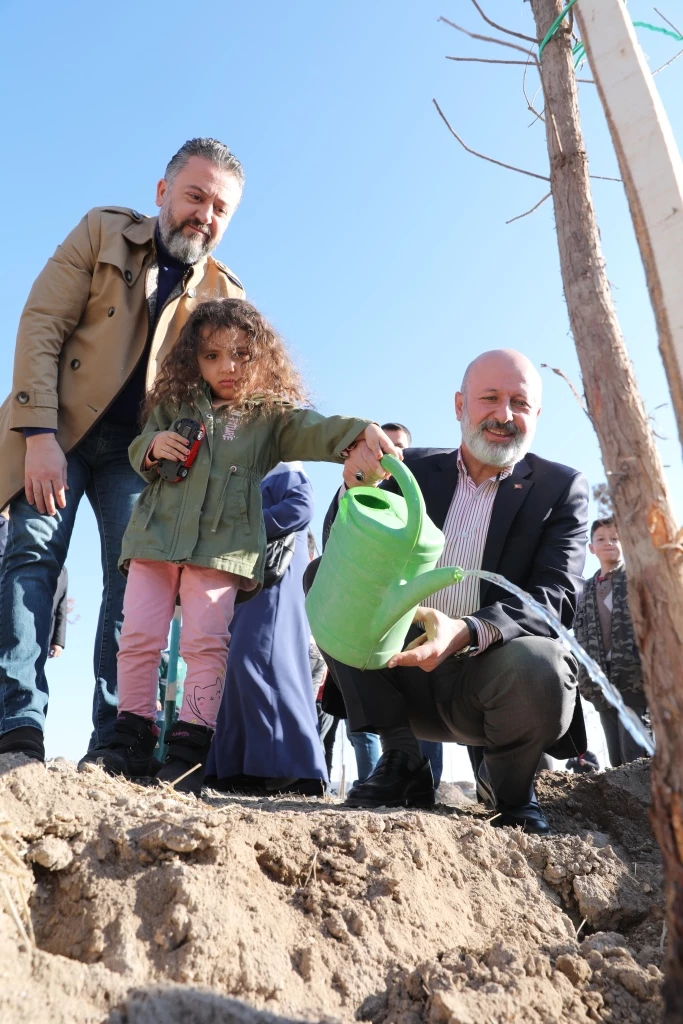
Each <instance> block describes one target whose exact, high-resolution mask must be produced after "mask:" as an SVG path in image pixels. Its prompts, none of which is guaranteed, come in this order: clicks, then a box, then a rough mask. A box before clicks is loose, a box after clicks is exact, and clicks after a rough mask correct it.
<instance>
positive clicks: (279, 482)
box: [263, 470, 315, 540]
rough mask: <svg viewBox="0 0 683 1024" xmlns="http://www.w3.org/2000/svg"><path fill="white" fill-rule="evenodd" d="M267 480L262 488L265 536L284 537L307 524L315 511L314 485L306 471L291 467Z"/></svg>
mask: <svg viewBox="0 0 683 1024" xmlns="http://www.w3.org/2000/svg"><path fill="white" fill-rule="evenodd" d="M272 480H273V484H272V487H271V486H270V481H269V480H266V481H265V483H264V487H263V519H264V522H265V524H266V537H267V538H268V540H273V539H274V538H275V537H284V536H285V535H286V534H288V533H296V532H297V531H298V530H303V529H304V527H306V526H308V524H309V523H310V521H311V519H312V518H313V513H314V511H315V509H314V504H313V488H312V487H311V482H310V480H309V479H308V477H307V476H306V474H305V473H303V472H301V471H297V470H290V471H289V472H288V473H278V474H277V475H276V476H274V477H273V478H272Z"/></svg>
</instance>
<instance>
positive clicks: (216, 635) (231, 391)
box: [84, 299, 400, 794]
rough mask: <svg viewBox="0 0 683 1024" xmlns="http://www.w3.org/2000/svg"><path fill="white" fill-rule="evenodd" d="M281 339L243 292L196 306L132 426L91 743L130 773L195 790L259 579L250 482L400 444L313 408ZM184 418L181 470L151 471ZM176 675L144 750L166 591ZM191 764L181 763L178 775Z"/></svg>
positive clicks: (177, 441) (257, 508)
mask: <svg viewBox="0 0 683 1024" xmlns="http://www.w3.org/2000/svg"><path fill="white" fill-rule="evenodd" d="M305 400H306V399H305V393H304V388H303V385H302V382H301V380H300V378H299V376H298V374H297V372H296V370H295V369H294V367H293V365H292V363H291V361H290V359H289V356H288V354H287V352H286V350H285V347H284V345H283V343H282V341H281V339H280V338H279V337H278V335H277V334H276V333H275V332H274V330H273V329H272V327H271V326H270V325H269V324H268V323H267V322H266V320H265V319H264V318H263V317H262V316H261V314H260V313H259V312H258V311H257V310H256V309H255V308H254V306H252V305H251V304H250V303H248V302H245V301H243V300H241V299H221V300H214V301H210V302H204V303H201V304H200V305H198V306H197V308H196V309H195V310H194V312H193V313H192V315H191V316H190V318H189V320H188V321H187V324H186V325H185V327H184V328H183V331H182V332H181V335H180V337H179V339H178V342H177V343H176V345H175V347H174V348H173V349H172V351H171V352H170V353H169V355H168V356H167V357H166V359H165V360H164V363H163V366H162V368H161V372H160V374H159V377H158V378H157V381H156V383H155V385H154V388H153V389H152V391H151V392H150V394H149V396H148V399H147V404H146V411H147V413H148V416H149V418H148V420H147V423H146V425H145V428H144V430H143V432H142V434H141V435H140V436H139V437H137V438H136V439H135V441H133V443H132V444H131V446H130V448H129V455H130V460H131V464H132V465H133V467H134V468H135V469H137V470H138V472H139V473H140V474H141V475H142V476H143V477H144V479H145V480H147V483H148V486H147V487H146V488H145V490H144V491H143V493H142V494H141V495H140V497H139V499H138V501H137V503H136V506H135V508H134V510H133V514H132V516H131V520H130V523H129V525H128V529H127V530H126V533H125V535H124V538H123V544H122V552H121V559H120V562H119V564H120V566H121V567H122V568H124V569H127V571H128V584H127V587H126V594H125V598H124V607H123V613H124V623H123V630H122V633H121V639H120V644H119V656H118V691H119V714H118V718H117V721H116V727H115V731H114V738H113V741H112V743H111V744H110V745H107V746H102V747H99V748H96V749H94V750H92V751H90V752H89V753H88V754H87V755H86V757H85V758H84V761H92V762H95V763H97V762H99V763H101V764H102V765H103V767H104V768H105V769H106V770H108V771H110V772H112V773H114V774H123V775H126V776H128V777H130V778H136V777H142V776H149V775H153V774H156V777H157V778H158V779H160V780H162V781H166V782H173V783H175V782H177V781H178V780H180V779H181V777H182V776H185V778H184V779H182V781H180V782H179V784H178V785H177V787H176V788H178V789H180V790H182V791H185V792H194V793H195V794H199V793H200V791H201V786H202V782H203V779H204V766H205V762H206V757H207V754H208V751H209V746H210V744H211V739H212V737H213V732H214V728H215V723H216V716H217V714H218V708H219V705H220V700H221V695H222V692H223V685H224V680H225V667H226V661H227V651H228V640H229V632H228V629H229V625H230V620H231V619H232V615H233V609H234V605H235V601H236V600H246V599H247V598H248V596H250V594H249V592H251V594H253V593H254V592H255V591H256V590H257V589H259V588H260V585H261V582H262V578H263V561H264V555H265V549H266V537H265V528H264V524H263V515H262V511H261V490H260V483H261V480H262V479H263V477H264V476H265V475H266V473H267V472H268V471H269V470H270V469H272V468H273V467H274V466H275V465H277V463H278V462H281V461H291V460H294V459H301V460H313V461H326V462H341V461H342V460H343V458H344V457H345V455H346V454H347V450H348V449H349V448H350V447H351V446H353V444H354V443H355V442H357V441H358V440H360V439H361V438H365V440H366V441H367V443H368V445H369V446H370V448H371V449H372V450H373V451H374V452H375V454H376V455H377V456H378V457H380V456H381V454H382V453H383V452H390V453H391V454H393V455H397V456H398V457H400V453H399V452H398V451H397V449H396V448H395V447H394V445H393V444H392V443H391V441H390V440H389V438H388V437H387V436H386V434H384V432H383V431H382V430H381V429H380V427H378V426H377V424H375V423H371V422H370V421H369V420H363V419H352V418H349V417H344V416H329V417H324V416H321V415H320V414H319V413H317V412H315V411H313V410H312V409H306V408H301V407H300V406H301V405H302V403H304V402H305ZM180 418H188V419H191V420H195V421H197V422H199V423H201V424H202V425H203V427H204V429H205V431H206V437H205V439H204V440H203V441H202V443H201V445H200V447H199V452H198V455H197V458H196V461H195V462H194V464H193V466H192V468H191V469H190V470H189V473H188V475H187V476H186V477H185V479H183V480H180V481H178V482H177V483H176V482H170V481H167V480H165V479H163V478H162V477H161V476H160V474H159V470H158V467H159V462H160V460H162V459H167V460H172V461H174V462H183V461H184V460H185V458H186V456H187V453H188V442H187V441H186V440H185V439H184V438H183V437H182V436H181V435H180V434H178V433H176V432H175V431H174V430H173V429H172V427H173V425H174V423H175V422H176V420H178V419H180ZM178 594H179V595H180V600H181V605H182V614H183V621H182V630H181V647H180V650H181V654H182V656H183V657H184V659H185V661H186V662H187V677H186V680H185V691H184V695H183V704H182V708H181V711H180V717H179V721H178V722H176V724H175V725H174V726H173V728H172V729H171V730H170V733H169V735H168V736H167V742H168V744H169V747H168V755H167V758H166V762H165V764H164V765H163V766H161V767H160V766H159V763H158V762H155V761H154V758H153V750H154V746H155V743H156V739H157V732H158V730H157V727H156V725H155V722H154V719H155V705H156V697H157V686H158V674H157V672H158V665H159V653H160V651H161V649H162V647H165V645H166V641H167V637H168V630H169V624H170V621H171V618H172V616H173V611H174V608H175V602H176V597H177V595H178ZM187 773H189V774H187Z"/></svg>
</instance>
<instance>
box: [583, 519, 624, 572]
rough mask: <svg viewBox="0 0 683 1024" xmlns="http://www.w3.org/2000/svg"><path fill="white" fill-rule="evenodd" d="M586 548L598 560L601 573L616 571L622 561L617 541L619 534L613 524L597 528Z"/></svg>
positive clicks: (619, 544) (622, 556)
mask: <svg viewBox="0 0 683 1024" xmlns="http://www.w3.org/2000/svg"><path fill="white" fill-rule="evenodd" d="M588 547H589V549H590V553H591V554H592V555H595V556H596V557H597V559H598V560H599V562H600V568H601V570H602V572H603V573H605V572H609V571H610V570H611V569H616V567H617V566H618V565H621V563H622V561H623V558H624V555H623V551H622V549H621V543H620V541H619V534H618V533H617V528H616V526H615V525H614V524H613V523H608V524H606V525H605V526H598V528H597V530H595V531H594V532H593V536H592V538H591V542H590V544H589V545H588Z"/></svg>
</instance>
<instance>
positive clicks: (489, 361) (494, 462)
mask: <svg viewBox="0 0 683 1024" xmlns="http://www.w3.org/2000/svg"><path fill="white" fill-rule="evenodd" d="M541 390H542V385H541V378H540V375H539V373H538V371H537V369H536V367H535V366H534V365H533V363H532V362H531V361H530V360H529V359H527V357H526V356H525V355H522V353H521V352H515V350H514V349H509V348H499V349H492V350H491V351H490V352H482V354H481V355H480V356H477V358H476V359H473V360H472V362H471V363H470V365H469V366H468V367H467V369H466V370H465V375H464V377H463V382H462V389H461V390H460V391H458V392H457V394H456V396H455V412H456V415H457V417H458V419H459V420H460V425H461V428H462V442H463V449H464V450H465V452H469V454H470V455H472V456H473V457H474V458H475V459H476V460H477V461H478V462H479V463H481V465H482V466H488V467H493V468H499V469H500V468H504V467H506V466H512V465H514V464H515V462H519V460H520V459H523V458H524V456H525V455H526V453H527V452H528V450H529V448H530V447H531V443H532V441H533V439H534V433H535V430H536V420H537V419H538V415H539V413H540V411H541Z"/></svg>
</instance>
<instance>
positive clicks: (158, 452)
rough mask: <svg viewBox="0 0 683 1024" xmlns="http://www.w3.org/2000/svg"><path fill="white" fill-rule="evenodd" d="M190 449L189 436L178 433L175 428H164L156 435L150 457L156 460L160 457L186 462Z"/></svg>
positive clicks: (150, 449)
mask: <svg viewBox="0 0 683 1024" xmlns="http://www.w3.org/2000/svg"><path fill="white" fill-rule="evenodd" d="M189 450H190V442H189V441H188V440H187V438H185V437H182V436H181V435H180V434H176V433H175V432H174V431H173V430H162V431H160V432H159V433H158V434H156V435H155V437H154V440H153V441H152V443H151V445H150V448H149V456H148V458H150V457H151V458H152V459H153V460H154V461H155V462H158V461H159V459H170V460H171V461H172V462H184V461H185V459H186V458H187V453H188V451H189Z"/></svg>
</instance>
